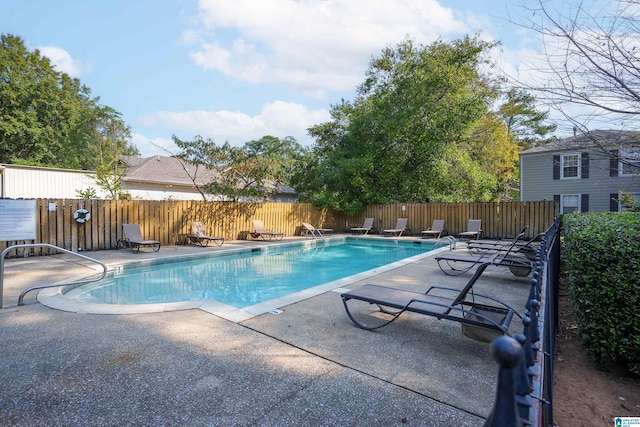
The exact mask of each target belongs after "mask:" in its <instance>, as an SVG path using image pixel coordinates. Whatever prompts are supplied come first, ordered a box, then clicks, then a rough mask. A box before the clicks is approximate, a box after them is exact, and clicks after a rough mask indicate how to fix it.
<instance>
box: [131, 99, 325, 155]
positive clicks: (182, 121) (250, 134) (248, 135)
mask: <svg viewBox="0 0 640 427" xmlns="http://www.w3.org/2000/svg"><path fill="white" fill-rule="evenodd" d="M329 119H330V115H329V112H328V111H327V110H324V109H320V110H310V109H309V108H307V107H306V106H304V105H301V104H296V103H293V102H284V101H275V102H272V103H268V104H265V105H264V106H263V107H262V110H261V112H260V114H257V115H255V116H250V115H248V114H245V113H241V112H237V111H227V110H220V111H182V112H171V111H157V112H154V113H151V114H148V115H146V116H144V117H141V118H140V119H139V120H138V123H139V124H140V125H142V126H153V127H156V128H160V127H161V128H166V129H169V130H170V131H171V132H172V133H174V134H175V135H176V136H178V137H179V138H181V139H187V140H188V139H191V138H193V137H194V136H196V135H200V136H202V137H204V138H211V139H213V140H214V141H215V142H216V144H223V143H224V142H225V141H229V143H230V144H232V145H242V144H244V143H245V142H247V141H249V140H252V139H259V138H262V137H263V136H265V135H273V136H276V137H278V138H284V137H286V136H292V137H294V138H295V139H296V140H297V141H298V142H299V143H301V144H303V145H309V144H311V143H312V140H311V138H310V137H309V136H308V135H307V128H309V127H310V126H313V125H316V124H319V123H322V122H326V121H328V120H329ZM134 143H136V142H135V141H134ZM136 145H138V143H136ZM159 145H160V144H159ZM138 149H140V151H142V149H141V147H140V146H138Z"/></svg>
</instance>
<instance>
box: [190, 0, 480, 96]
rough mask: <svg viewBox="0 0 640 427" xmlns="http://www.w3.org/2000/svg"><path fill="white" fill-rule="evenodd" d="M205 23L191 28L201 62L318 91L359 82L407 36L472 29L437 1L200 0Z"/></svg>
mask: <svg viewBox="0 0 640 427" xmlns="http://www.w3.org/2000/svg"><path fill="white" fill-rule="evenodd" d="M199 22H200V23H201V26H200V27H197V28H190V29H188V30H187V31H185V33H184V35H183V39H184V40H185V41H188V42H190V43H193V44H195V45H196V47H195V48H194V50H193V51H192V52H191V57H192V59H193V61H194V62H195V63H196V64H197V65H199V66H201V67H203V68H205V69H210V70H215V71H219V72H221V73H223V74H225V75H228V76H231V77H233V78H236V79H239V80H243V81H247V82H251V83H274V82H275V83H280V82H284V83H287V84H291V85H293V86H295V87H297V88H298V89H299V90H300V91H301V92H304V93H306V94H311V95H313V96H324V94H325V93H326V91H344V90H351V89H353V88H354V87H355V85H356V84H357V83H359V82H360V81H361V80H362V78H363V75H364V71H365V70H366V67H367V64H368V62H369V60H370V58H371V56H372V55H377V54H378V53H379V52H380V50H381V49H383V48H384V47H385V46H388V45H390V44H395V43H398V42H400V41H401V40H403V39H404V38H405V37H407V36H409V37H411V38H413V39H415V40H416V41H418V42H420V43H430V42H433V41H434V40H436V39H437V38H439V37H441V36H446V35H447V34H454V33H455V34H463V33H465V32H467V31H468V29H467V27H466V26H465V25H464V24H463V23H462V22H461V21H459V20H458V19H457V18H456V17H455V16H454V13H453V11H452V10H451V9H448V8H444V7H442V6H441V5H440V4H439V3H438V2H437V1H436V0H398V1H394V2H390V1H388V0H370V1H367V2H366V3H364V2H356V1H353V0H334V1H323V0H268V1H267V0H265V1H260V2H256V1H254V0H236V1H234V2H230V1H225V0H200V1H199Z"/></svg>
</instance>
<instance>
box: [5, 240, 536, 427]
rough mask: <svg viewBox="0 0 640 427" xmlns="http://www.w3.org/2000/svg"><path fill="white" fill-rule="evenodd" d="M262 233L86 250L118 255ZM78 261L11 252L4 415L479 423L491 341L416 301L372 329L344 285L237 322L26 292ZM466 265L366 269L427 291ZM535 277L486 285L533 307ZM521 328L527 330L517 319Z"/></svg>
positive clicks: (194, 422) (490, 394)
mask: <svg viewBox="0 0 640 427" xmlns="http://www.w3.org/2000/svg"><path fill="white" fill-rule="evenodd" d="M407 239H412V238H407ZM291 240H294V239H286V240H285V241H291ZM263 244H266V243H264V242H226V243H225V244H224V245H223V246H222V247H221V248H201V247H197V246H172V247H163V248H162V249H161V250H160V252H158V253H154V252H150V251H146V252H141V253H139V254H137V255H132V254H131V253H130V252H128V251H123V250H119V251H98V252H88V253H86V255H88V256H91V257H94V258H96V259H100V260H103V261H104V262H106V263H107V264H109V265H115V264H118V263H122V262H124V261H130V260H132V259H145V258H158V257H175V256H177V255H185V254H193V253H201V252H206V251H218V250H225V249H230V248H233V247H244V246H247V245H263ZM143 251H145V249H143ZM82 270H83V267H82V266H81V265H79V264H78V263H76V262H75V261H72V260H71V259H70V258H69V255H53V256H46V257H31V258H18V259H9V260H7V261H6V265H5V278H4V308H2V309H0V340H1V343H2V349H1V353H0V354H1V359H0V368H1V369H0V424H1V425H5V426H13V425H15V426H76V425H77V426H127V425H130V426H302V425H304V426H404V425H414V426H481V425H482V424H483V423H484V420H485V418H486V417H487V416H488V415H489V412H490V410H491V408H492V405H493V401H494V397H495V396H494V395H495V384H496V379H497V365H496V362H495V361H494V360H493V359H492V358H491V356H490V354H489V345H488V344H485V343H479V342H476V341H473V340H470V339H468V338H466V337H465V336H463V335H462V333H461V332H460V325H459V324H458V323H455V322H450V321H444V320H443V321H438V320H436V319H434V318H430V317H427V316H421V315H415V314H411V313H408V314H405V315H403V316H402V317H401V318H400V319H399V320H398V321H396V322H395V323H393V324H391V325H389V326H387V327H385V328H383V329H381V330H378V331H375V332H370V331H364V330H361V329H358V328H356V327H355V326H354V325H353V324H352V323H351V321H350V320H349V319H348V318H347V316H346V314H345V311H344V308H343V306H342V301H341V298H340V293H339V292H332V291H329V292H325V293H322V294H320V295H317V296H313V297H311V298H309V299H306V300H303V301H300V302H296V303H293V304H291V305H287V306H284V307H280V309H281V310H282V313H280V314H269V313H267V314H262V315H259V316H256V317H252V318H249V319H247V320H244V321H241V322H232V321H229V320H225V319H223V318H221V317H218V316H215V315H212V314H210V313H207V312H205V311H202V310H199V309H189V310H181V311H172V312H162V313H151V314H130V315H98V314H81V313H73V312H66V311H60V310H55V309H51V308H49V307H46V306H44V305H42V304H40V303H39V302H37V301H36V299H35V295H31V294H29V296H28V297H27V298H26V305H24V306H20V307H18V306H17V305H16V304H17V297H18V295H19V293H20V292H21V291H22V290H23V289H24V288H25V287H27V286H30V285H34V284H42V283H51V282H56V281H59V280H62V279H65V278H71V277H75V276H77V275H78V274H80V272H81V271H82ZM470 276H471V274H470V273H467V274H464V275H462V276H458V277H451V276H446V275H445V274H443V273H442V272H441V271H440V270H439V269H438V267H437V265H436V263H435V261H434V260H433V259H432V258H427V259H424V260H421V261H418V262H415V263H412V264H409V265H406V266H403V267H400V268H397V269H395V270H392V271H387V272H385V273H382V274H380V275H378V276H376V277H374V278H370V279H367V280H366V282H367V283H377V284H382V285H388V286H393V287H397V288H403V289H408V290H415V291H423V292H424V291H426V289H427V288H428V287H429V286H431V285H442V286H449V287H455V288H461V287H462V286H463V285H464V283H466V281H467V280H468V279H469V277H470ZM529 280H530V279H529V278H521V277H515V276H513V275H512V274H511V273H509V271H508V270H506V269H503V268H498V267H489V268H488V269H487V271H486V272H485V273H484V274H483V276H482V277H481V278H480V280H479V282H478V283H477V285H476V290H477V292H481V293H486V294H490V295H494V296H496V297H498V298H500V299H501V300H503V301H504V302H506V303H508V304H512V305H513V306H514V307H516V308H517V309H518V310H519V311H523V309H522V305H523V304H524V301H525V300H526V297H527V295H528V292H529ZM363 283H365V282H364V281H363V282H357V283H353V284H350V285H348V286H347V287H348V288H349V289H353V288H355V287H357V286H360V285H361V284H363ZM512 327H513V330H514V333H517V332H520V331H521V329H522V326H521V324H520V323H519V322H518V320H517V319H516V320H514V322H513V323H512Z"/></svg>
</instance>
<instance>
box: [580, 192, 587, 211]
mask: <svg viewBox="0 0 640 427" xmlns="http://www.w3.org/2000/svg"><path fill="white" fill-rule="evenodd" d="M580 212H589V195H588V194H583V195H582V197H581V200H580Z"/></svg>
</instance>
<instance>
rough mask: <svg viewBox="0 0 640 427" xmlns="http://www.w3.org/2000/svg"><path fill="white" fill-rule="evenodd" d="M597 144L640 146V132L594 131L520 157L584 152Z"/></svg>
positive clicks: (529, 151) (565, 139)
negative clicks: (556, 152)
mask: <svg viewBox="0 0 640 427" xmlns="http://www.w3.org/2000/svg"><path fill="white" fill-rule="evenodd" d="M596 144H598V145H599V146H604V147H611V148H614V147H621V146H628V145H637V144H640V132H638V131H626V130H593V131H590V132H587V133H581V134H578V135H575V136H571V137H569V138H564V139H560V140H558V141H552V142H549V143H547V144H543V145H538V146H537V147H533V148H529V149H528V150H524V151H522V152H521V153H520V155H526V154H537V153H545V152H552V151H569V150H584V149H585V148H588V147H593V146H595V145H596Z"/></svg>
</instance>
